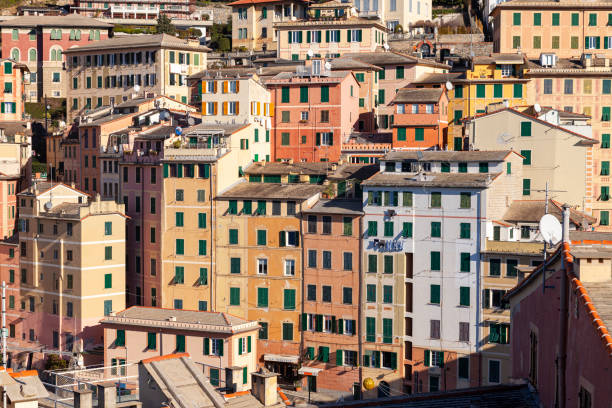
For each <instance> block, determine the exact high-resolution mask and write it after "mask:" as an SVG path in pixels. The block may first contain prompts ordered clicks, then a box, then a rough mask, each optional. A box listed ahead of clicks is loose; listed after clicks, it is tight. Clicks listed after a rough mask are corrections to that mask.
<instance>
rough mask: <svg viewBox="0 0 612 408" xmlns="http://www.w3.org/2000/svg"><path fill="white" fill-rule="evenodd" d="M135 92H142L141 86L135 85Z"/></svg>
mask: <svg viewBox="0 0 612 408" xmlns="http://www.w3.org/2000/svg"><path fill="white" fill-rule="evenodd" d="M134 92H140V85H138V84H136V85H134Z"/></svg>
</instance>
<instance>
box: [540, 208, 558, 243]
mask: <svg viewBox="0 0 612 408" xmlns="http://www.w3.org/2000/svg"><path fill="white" fill-rule="evenodd" d="M540 235H542V239H544V242H546V243H547V244H549V245H555V244H557V243H558V242H559V241H561V237H562V235H563V231H562V229H561V223H560V222H559V220H558V219H557V217H555V216H554V215H552V214H544V216H543V217H542V218H540Z"/></svg>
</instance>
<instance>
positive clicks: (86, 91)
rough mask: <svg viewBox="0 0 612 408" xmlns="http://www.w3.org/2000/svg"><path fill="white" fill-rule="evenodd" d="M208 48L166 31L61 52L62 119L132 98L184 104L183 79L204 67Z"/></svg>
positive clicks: (186, 94) (184, 81)
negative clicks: (64, 88)
mask: <svg viewBox="0 0 612 408" xmlns="http://www.w3.org/2000/svg"><path fill="white" fill-rule="evenodd" d="M208 51H210V49H209V48H207V47H204V46H201V45H200V44H199V42H197V41H191V40H183V39H179V38H177V37H173V36H170V35H168V34H154V35H133V36H132V35H130V36H121V37H114V38H112V39H108V40H103V41H97V42H93V43H91V44H87V45H83V46H80V47H73V48H70V49H68V50H65V51H64V53H65V54H66V60H67V75H68V77H69V80H68V85H67V110H68V118H69V119H72V118H74V117H75V116H76V115H77V114H80V113H83V112H85V111H87V110H91V109H95V108H96V107H99V106H102V105H114V104H119V103H121V102H124V101H126V100H128V99H131V98H133V97H143V96H144V97H153V96H158V95H165V96H167V97H169V98H171V99H175V100H177V101H179V102H182V103H187V102H188V94H189V87H188V86H187V77H188V76H189V75H192V74H195V73H196V72H200V71H202V70H204V69H206V61H207V52H208Z"/></svg>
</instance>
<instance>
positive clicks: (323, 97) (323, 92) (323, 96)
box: [321, 85, 329, 102]
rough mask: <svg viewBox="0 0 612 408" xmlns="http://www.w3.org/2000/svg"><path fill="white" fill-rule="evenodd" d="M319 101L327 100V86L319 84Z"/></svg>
mask: <svg viewBox="0 0 612 408" xmlns="http://www.w3.org/2000/svg"><path fill="white" fill-rule="evenodd" d="M321 102H329V86H327V85H323V86H321Z"/></svg>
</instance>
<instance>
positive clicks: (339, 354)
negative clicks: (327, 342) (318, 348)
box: [336, 349, 343, 366]
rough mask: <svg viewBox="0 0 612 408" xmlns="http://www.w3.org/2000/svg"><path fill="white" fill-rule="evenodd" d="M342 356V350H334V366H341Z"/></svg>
mask: <svg viewBox="0 0 612 408" xmlns="http://www.w3.org/2000/svg"><path fill="white" fill-rule="evenodd" d="M342 354H343V351H342V350H340V349H338V350H336V365H337V366H341V365H342Z"/></svg>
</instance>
